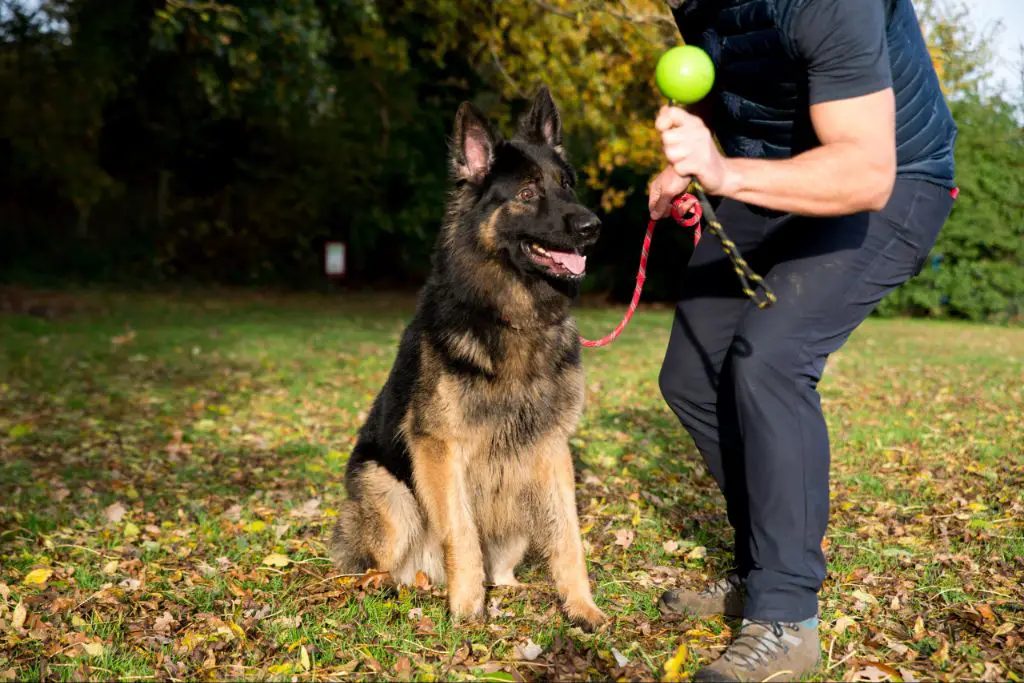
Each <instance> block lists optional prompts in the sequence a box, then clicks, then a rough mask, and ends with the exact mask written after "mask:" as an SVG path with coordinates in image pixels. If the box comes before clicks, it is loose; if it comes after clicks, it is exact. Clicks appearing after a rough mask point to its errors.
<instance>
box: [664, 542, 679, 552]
mask: <svg viewBox="0 0 1024 683" xmlns="http://www.w3.org/2000/svg"><path fill="white" fill-rule="evenodd" d="M661 547H662V548H663V549H664V550H665V552H666V553H670V554H671V553H674V552H675V551H677V550H679V543H678V542H677V541H665V542H664V543H662V544H661Z"/></svg>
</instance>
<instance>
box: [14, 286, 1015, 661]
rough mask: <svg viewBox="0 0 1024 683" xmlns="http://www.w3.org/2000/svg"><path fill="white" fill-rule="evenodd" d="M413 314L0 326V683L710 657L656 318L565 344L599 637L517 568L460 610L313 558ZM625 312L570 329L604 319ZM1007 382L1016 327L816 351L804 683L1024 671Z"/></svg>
mask: <svg viewBox="0 0 1024 683" xmlns="http://www.w3.org/2000/svg"><path fill="white" fill-rule="evenodd" d="M36 299H38V301H36ZM33 301H35V302H36V303H33ZM411 307H412V301H411V300H410V299H407V298H400V297H396V298H381V297H376V298H365V297H356V298H343V297H331V298H328V297H316V296H302V297H299V296H295V297H255V296H242V295H234V294H221V295H217V296H211V297H200V296H198V295H192V296H189V297H186V298H170V297H166V296H156V295H134V296H120V295H113V294H105V295H100V294H90V295H81V296H79V297H76V298H75V299H73V300H72V299H68V298H67V297H63V296H54V297H52V298H46V297H43V298H38V297H36V296H35V295H31V296H30V297H29V299H25V298H24V297H22V298H21V304H19V305H18V306H17V307H16V308H17V309H18V310H21V311H22V313H20V314H19V313H13V314H12V313H8V314H6V315H3V314H0V681H3V680H7V679H14V678H17V679H32V680H42V679H43V678H44V677H45V678H55V679H64V680H67V679H79V680H80V679H86V678H91V679H111V678H120V679H124V680H148V679H161V680H165V679H172V680H173V679H189V680H198V679H218V678H221V679H235V680H237V679H239V678H246V679H251V678H252V679H255V678H259V679H281V680H311V679H320V678H331V679H339V678H343V679H360V680H362V679H380V678H388V679H399V680H412V679H415V680H424V681H429V680H450V679H454V680H458V679H468V678H475V679H490V680H521V679H527V680H530V679H538V678H543V679H553V680H566V679H570V678H571V679H580V678H591V679H630V680H633V679H645V680H651V679H664V678H668V679H675V680H683V679H685V678H686V677H688V676H689V675H691V674H692V672H693V671H694V670H695V669H696V668H697V667H698V666H699V665H700V664H701V663H702V662H705V661H707V660H708V659H709V658H712V657H714V656H716V655H717V653H718V652H719V651H720V650H721V648H722V647H724V645H725V643H726V642H727V640H728V636H729V632H730V631H729V629H730V626H734V625H735V624H729V623H726V622H724V621H722V620H720V619H711V620H706V621H700V620H684V621H666V620H664V619H662V618H661V617H660V616H659V614H658V611H657V609H656V607H655V601H656V600H657V597H658V595H659V594H660V592H661V591H662V590H663V589H664V588H666V587H669V586H674V585H691V586H697V585H700V584H701V583H702V582H704V581H705V580H706V579H707V578H708V577H713V576H716V575H717V572H718V571H720V570H721V569H723V568H724V567H725V566H726V564H727V562H728V556H727V549H728V546H729V536H728V534H727V527H726V522H725V515H724V508H723V504H722V500H721V497H720V496H719V494H718V492H717V490H716V489H715V487H714V484H713V482H712V481H711V479H710V478H709V477H708V476H707V475H706V474H705V472H704V469H703V467H702V464H701V461H700V459H699V456H698V455H697V454H696V452H695V451H694V449H693V446H692V443H691V442H690V441H689V439H688V438H687V437H684V436H683V434H682V432H681V430H680V428H679V426H678V424H677V423H676V421H675V419H674V417H673V416H672V415H671V413H670V412H669V411H668V409H667V408H666V407H665V405H664V404H663V402H662V399H661V397H660V395H659V392H658V388H657V373H658V367H659V364H660V361H661V357H662V353H663V351H664V346H665V342H666V339H667V329H668V325H669V321H670V313H669V311H667V310H642V311H640V312H639V313H638V314H637V316H636V318H635V319H634V321H633V323H632V324H631V326H630V327H628V328H627V330H626V332H625V333H624V335H623V336H622V337H621V338H620V340H619V341H618V342H616V343H615V344H613V345H612V346H610V347H607V348H604V349H597V350H589V351H586V352H585V357H584V362H585V364H586V367H587V386H588V398H587V409H586V413H585V417H584V421H583V424H582V426H581V429H580V431H579V433H578V435H577V438H576V439H575V440H574V442H573V447H574V451H575V453H576V455H577V456H578V459H579V468H578V469H579V473H580V476H579V482H578V487H577V493H578V500H579V508H580V514H581V521H582V524H583V529H584V534H585V535H584V539H585V542H586V546H587V551H588V558H589V562H590V568H591V576H592V580H593V584H594V586H595V592H596V600H597V602H598V604H599V605H600V606H601V607H602V608H603V609H604V610H605V611H606V612H607V613H609V614H610V615H613V616H614V620H613V623H612V624H611V625H610V626H609V627H608V628H607V629H606V630H603V631H601V632H598V633H596V634H584V633H582V632H581V631H579V630H578V629H575V628H572V627H570V626H569V625H568V624H567V623H566V622H565V620H564V619H563V617H562V615H561V613H560V612H559V611H558V609H557V606H556V602H555V600H554V593H553V590H552V587H551V585H550V583H549V581H548V579H547V576H546V575H545V573H544V572H543V571H541V569H540V568H536V567H527V568H526V569H525V571H523V572H522V573H521V576H520V579H521V580H523V581H525V582H526V584H527V585H526V586H524V587H523V588H519V589H502V590H494V591H491V592H490V593H489V595H488V612H489V615H490V617H489V619H488V620H487V623H485V624H481V625H478V626H472V627H466V628H457V627H455V626H453V625H452V624H451V622H450V621H449V619H448V617H447V615H446V610H445V602H444V593H443V590H440V589H438V588H436V587H432V586H421V587H418V588H417V589H414V590H402V591H401V592H395V591H394V590H391V589H389V588H388V586H387V585H386V581H383V580H382V579H383V577H380V576H367V577H339V576H337V575H336V574H335V572H333V571H332V567H331V566H330V563H329V561H328V560H326V559H325V554H326V553H325V546H324V543H325V540H326V537H327V534H328V531H329V529H330V526H331V524H332V522H333V518H334V516H335V515H336V510H337V507H338V504H339V501H340V500H341V498H342V495H343V489H342V478H343V473H344V467H345V461H346V458H347V454H348V450H349V448H350V447H351V446H352V444H353V441H354V438H355V434H356V430H357V428H358V426H359V424H360V421H361V419H362V418H363V417H364V416H365V411H366V410H367V408H368V406H369V405H370V402H371V401H372V399H373V396H374V394H375V392H376V391H377V389H378V388H379V386H380V385H381V383H382V382H383V380H384V378H385V375H386V373H387V371H388V369H389V364H390V361H391V359H392V357H393V354H394V351H395V347H396V342H397V338H398V335H399V333H400V331H401V329H402V325H403V322H404V321H405V320H406V319H407V316H408V315H409V313H410V311H411ZM26 312H27V313H31V314H27V313H26ZM620 315H621V310H619V309H608V310H585V311H582V312H581V313H580V314H579V316H578V317H579V320H580V327H581V329H582V330H583V331H584V332H585V333H587V334H589V335H591V336H599V335H600V334H604V333H605V332H606V331H607V330H608V329H610V328H611V327H612V326H613V325H614V324H615V323H616V322H617V320H618V317H619V316H620ZM1022 380H1024V330H1021V329H1004V328H994V327H980V326H965V325H958V324H951V323H931V322H918V321H876V320H871V321H868V323H867V324H865V325H864V326H863V327H862V328H861V329H860V330H859V331H858V332H857V333H856V334H855V335H854V337H853V338H852V340H851V341H850V343H849V344H848V345H847V347H846V348H845V349H843V350H842V351H841V352H840V353H839V354H837V355H836V356H835V357H834V358H833V360H832V362H831V363H830V365H829V368H828V369H827V371H826V376H825V378H824V380H823V381H822V384H821V392H822V395H823V398H824V405H825V408H826V411H827V414H828V417H829V425H830V429H831V435H832V443H833V486H832V501H833V516H832V520H831V524H830V527H829V533H828V537H827V539H826V550H827V555H828V559H829V567H830V573H829V576H828V579H827V581H826V583H825V587H824V590H823V593H822V600H821V620H822V641H823V642H822V646H823V662H824V664H823V666H822V669H821V671H820V673H819V674H818V675H817V676H816V679H824V680H875V681H878V680H886V679H888V680H901V679H902V680H907V681H909V680H912V679H919V680H920V679H943V680H954V679H964V678H973V679H979V678H984V679H988V680H1006V679H1010V680H1014V681H1018V680H1021V679H1022V678H1024V587H1022V579H1024V455H1022V453H1024V424H1022V412H1024V411H1022V407H1024V387H1022V384H1024V381H1022ZM681 646H682V647H681ZM666 665H667V667H668V668H667V669H666Z"/></svg>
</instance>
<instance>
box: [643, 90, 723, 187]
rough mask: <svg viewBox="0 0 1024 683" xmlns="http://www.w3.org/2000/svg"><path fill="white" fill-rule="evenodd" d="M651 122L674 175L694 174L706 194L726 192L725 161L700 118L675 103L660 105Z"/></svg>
mask: <svg viewBox="0 0 1024 683" xmlns="http://www.w3.org/2000/svg"><path fill="white" fill-rule="evenodd" d="M654 126H655V127H656V128H657V129H658V130H659V131H661V143H662V147H663V149H664V151H665V158H666V159H668V162H669V163H670V164H672V168H673V169H675V172H676V174H677V175H679V176H682V177H683V178H688V177H690V176H693V177H696V178H697V180H699V181H700V184H701V185H703V186H704V189H705V190H706V191H707V192H708V194H726V193H727V191H728V184H729V180H730V173H729V166H728V162H727V160H726V158H725V157H724V156H722V154H721V152H719V151H718V147H716V146H715V141H714V139H713V138H712V137H711V131H710V130H708V128H707V126H705V125H704V121H703V120H701V119H700V118H698V117H696V116H694V115H693V114H690V113H688V112H687V111H685V110H683V109H680V108H679V107H662V108H661V111H660V112H659V113H658V118H657V120H656V121H655V123H654ZM659 177H660V176H659Z"/></svg>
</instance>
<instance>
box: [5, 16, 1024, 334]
mask: <svg viewBox="0 0 1024 683" xmlns="http://www.w3.org/2000/svg"><path fill="white" fill-rule="evenodd" d="M918 5H919V8H920V9H921V13H922V17H923V23H924V25H925V27H926V29H927V35H928V39H929V43H930V45H931V46H932V47H933V50H934V52H933V54H934V58H935V63H936V65H937V67H938V69H939V71H940V75H941V78H942V81H943V84H944V86H945V87H946V90H947V93H948V94H949V96H950V100H951V102H952V103H953V108H954V113H955V116H956V119H957V122H958V123H959V125H960V131H961V132H960V138H959V140H958V143H957V152H956V153H957V165H958V182H959V184H960V186H961V189H962V193H961V195H960V199H959V201H958V202H957V205H956V207H955V209H954V212H953V215H952V216H951V218H950V221H949V223H948V224H947V226H946V229H945V230H944V232H943V234H942V236H941V238H940V240H939V243H938V244H937V245H936V248H935V250H934V254H933V256H934V257H935V258H934V259H933V261H932V262H930V263H929V264H928V265H926V267H925V269H924V271H923V272H922V274H921V275H920V276H919V277H918V278H916V279H914V280H913V281H911V282H910V283H908V284H907V285H906V286H904V287H903V288H901V289H900V290H899V291H898V292H897V293H896V294H894V295H893V296H892V297H890V298H889V299H887V300H886V301H885V302H884V303H883V304H882V306H881V307H880V309H879V313H880V314H883V315H895V314H915V315H929V316H957V317H965V318H970V319H979V320H980V319H1007V318H1014V317H1017V316H1019V315H1020V310H1021V302H1022V296H1024V277H1022V269H1021V268H1022V265H1021V242H1022V240H1021V237H1022V229H1024V199H1022V198H1024V192H1022V189H1024V188H1022V182H1024V181H1022V175H1024V174H1022V171H1021V169H1022V168H1024V137H1022V129H1021V124H1020V122H1021V120H1022V118H1021V112H1020V109H1019V100H1020V98H1019V97H1017V96H1016V95H1008V94H1005V93H1001V94H999V95H998V96H992V95H984V94H983V93H982V88H981V85H980V84H981V83H982V82H983V81H984V78H983V77H984V75H985V65H986V63H987V60H988V55H987V54H986V52H985V50H984V44H985V40H984V36H982V35H980V34H978V33H976V32H972V31H971V30H970V28H969V25H968V24H966V23H965V22H964V20H963V19H964V17H963V14H962V11H963V10H962V9H961V10H959V12H951V11H950V10H949V9H948V8H947V9H946V10H945V11H944V12H939V11H938V10H937V8H935V7H933V6H932V5H931V3H930V2H926V3H924V4H922V3H920V2H919V3H918ZM678 42H679V36H678V32H677V31H676V28H675V26H674V24H673V23H672V21H671V19H670V17H669V14H668V11H667V7H666V5H665V3H663V2H659V1H656V0H635V1H634V2H631V3H630V4H629V5H628V6H627V5H625V4H617V3H604V2H595V1H590V0H549V1H548V2H543V3H542V2H536V1H535V0H513V1H510V2H503V3H500V4H495V3H491V2H490V1H489V0H425V1H424V2H417V3H399V2H388V1H385V0H377V1H375V0H359V1H356V2H353V1H352V0H299V1H297V2H291V3H275V2H271V1H270V0H252V1H250V2H246V3H230V2H200V1H188V0H149V1H144V2H140V1H139V0H50V1H45V2H43V3H42V4H41V5H40V6H38V7H37V8H34V9H29V8H27V5H26V4H25V3H21V2H15V1H13V0H0V91H2V92H3V93H4V98H3V102H2V104H0V158H2V159H3V160H4V161H3V164H2V165H0V216H2V222H3V231H2V239H3V245H2V249H0V282H8V283H12V282H30V283H36V284H46V283H50V284H57V283H64V284H66V283H68V282H113V283H123V284H134V285H137V284H141V283H148V282H179V283H180V282H184V283H223V284H234V285H244V284H258V285H268V284H273V285H278V286H289V287H310V286H317V285H318V284H320V283H321V282H322V276H321V275H320V272H321V270H320V264H319V256H320V250H321V245H322V242H323V240H325V239H327V238H332V239H342V240H345V241H347V242H348V243H349V246H350V254H351V256H350V266H351V282H352V283H353V284H357V285H359V284H362V285H366V286H375V287H382V286H396V285H402V286H408V285H416V284H418V283H419V282H421V281H422V278H423V276H424V274H425V272H426V270H427V268H428V267H429V254H430V250H431V248H432V246H433V240H434V237H435V235H436V231H437V228H438V225H439V222H440V219H441V213H442V208H443V202H444V198H445V188H446V183H447V178H446V172H447V166H446V163H445V155H446V151H447V136H448V135H449V133H450V129H451V123H452V119H453V115H454V112H455V109H456V108H457V106H458V104H459V102H461V101H462V100H464V99H469V100H472V101H474V102H475V103H477V104H478V105H479V106H480V107H481V108H483V109H484V110H485V111H487V112H488V113H489V114H490V115H491V116H492V117H493V118H494V119H495V120H496V121H498V122H499V125H500V126H502V127H503V128H504V129H505V130H506V131H510V129H511V125H512V122H513V121H514V120H515V118H516V116H517V115H518V114H519V113H520V112H521V111H522V110H523V108H524V107H525V106H526V104H527V103H528V101H529V98H530V97H531V96H532V95H533V93H534V92H535V89H536V87H537V86H538V85H539V84H540V83H541V82H545V83H547V84H548V85H549V86H550V87H551V88H552V90H553V92H554V94H555V97H556V99H557V100H558V102H559V105H560V106H561V108H562V111H563V115H564V118H565V124H566V127H567V131H568V134H569V144H568V147H569V150H570V153H571V155H572V157H573V160H574V161H575V163H576V164H577V166H578V167H579V168H580V169H581V171H582V178H583V180H584V184H583V194H584V200H585V201H587V202H588V203H591V204H593V205H595V206H600V208H601V210H602V213H603V219H604V221H605V224H606V226H607V229H606V231H605V233H604V237H603V239H602V240H601V244H600V249H599V251H598V253H596V254H595V256H594V258H593V259H592V263H594V264H600V265H599V267H598V268H597V269H596V270H595V276H594V277H593V278H589V279H588V287H589V288H590V289H592V290H597V291H602V292H607V293H609V294H610V296H611V298H612V299H614V300H622V299H625V298H628V296H629V295H630V293H631V292H632V288H633V278H634V275H635V268H636V262H637V256H638V253H639V248H640V242H641V239H642V235H643V231H644V229H645V225H646V218H645V214H646V200H645V198H644V195H645V188H646V184H647V182H648V180H649V178H650V177H651V175H652V174H653V173H654V172H656V171H657V170H659V168H658V167H659V162H658V155H657V146H656V138H655V137H654V135H653V132H654V131H653V126H652V125H651V122H652V121H653V118H654V115H655V112H656V110H657V107H658V106H659V105H660V103H661V99H660V97H659V96H658V94H657V91H656V89H655V88H654V85H653V82H652V75H653V65H654V63H655V61H656V59H657V56H658V55H659V54H660V53H661V51H663V50H664V49H665V48H666V47H668V46H670V45H672V44H676V43H678ZM655 241H656V247H655V249H654V250H653V253H652V262H651V267H650V279H649V281H648V284H647V286H646V288H645V299H646V300H657V299H665V300H671V299H672V298H674V297H676V296H677V295H678V278H677V277H676V275H677V273H678V271H679V269H680V268H681V267H682V266H683V265H684V264H685V261H686V259H687V258H688V255H689V249H690V246H689V245H690V242H691V235H690V234H688V233H685V232H684V231H681V230H678V229H675V228H673V227H671V226H670V225H669V224H665V225H664V226H663V227H662V228H661V229H660V230H659V232H658V233H657V235H656V238H655Z"/></svg>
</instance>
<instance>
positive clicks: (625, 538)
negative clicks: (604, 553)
mask: <svg viewBox="0 0 1024 683" xmlns="http://www.w3.org/2000/svg"><path fill="white" fill-rule="evenodd" d="M634 538H636V532H635V531H633V530H632V529H619V530H617V531H616V532H615V545H621V546H622V548H623V549H626V548H628V547H629V546H631V545H633V539H634Z"/></svg>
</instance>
